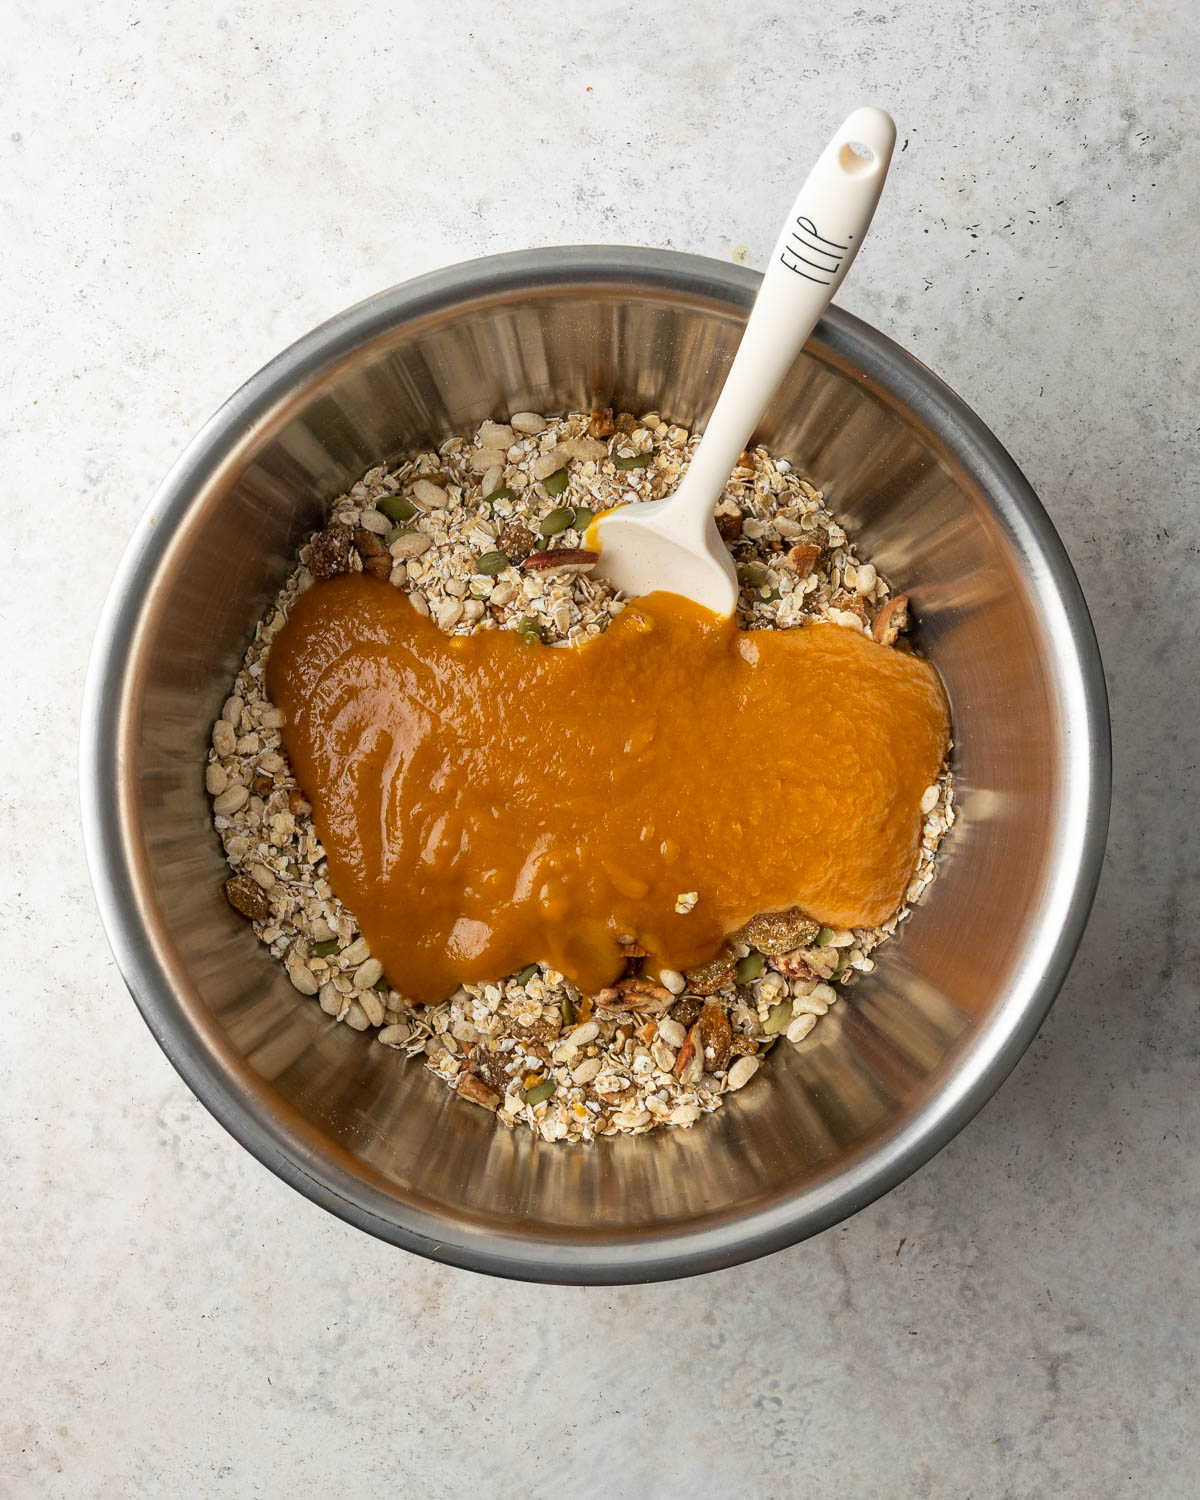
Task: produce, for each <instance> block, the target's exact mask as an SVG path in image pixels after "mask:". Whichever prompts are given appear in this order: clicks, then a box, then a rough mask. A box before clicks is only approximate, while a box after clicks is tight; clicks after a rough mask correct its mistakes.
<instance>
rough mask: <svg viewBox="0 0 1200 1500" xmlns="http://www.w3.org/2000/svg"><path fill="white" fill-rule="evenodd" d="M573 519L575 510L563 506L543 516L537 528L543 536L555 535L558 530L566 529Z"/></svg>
mask: <svg viewBox="0 0 1200 1500" xmlns="http://www.w3.org/2000/svg"><path fill="white" fill-rule="evenodd" d="M574 519H575V512H574V511H573V510H571V508H570V507H569V506H563V507H560V508H559V509H558V510H552V511H551V512H550V514H549V515H548V516H543V517H542V524H541V525H540V526H539V527H538V530H539V531H540V532H541V533H542V535H543V536H557V535H558V533H559V532H560V531H566V530H567V528H568V527H569V526H570V525H571V522H572V521H573V520H574Z"/></svg>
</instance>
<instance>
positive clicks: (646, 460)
mask: <svg viewBox="0 0 1200 1500" xmlns="http://www.w3.org/2000/svg"><path fill="white" fill-rule="evenodd" d="M653 462H654V454H653V453H614V454H613V468H614V469H648V468H649V467H650V465H651V464H652V463H653Z"/></svg>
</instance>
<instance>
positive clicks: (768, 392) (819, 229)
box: [589, 109, 896, 615]
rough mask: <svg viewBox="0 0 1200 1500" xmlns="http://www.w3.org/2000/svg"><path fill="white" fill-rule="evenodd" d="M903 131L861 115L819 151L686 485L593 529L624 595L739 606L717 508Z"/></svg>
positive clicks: (841, 270) (844, 259)
mask: <svg viewBox="0 0 1200 1500" xmlns="http://www.w3.org/2000/svg"><path fill="white" fill-rule="evenodd" d="M895 143H896V126H895V124H894V123H893V121H892V117H891V116H890V115H889V114H886V113H885V112H884V111H883V110H881V109H856V110H855V111H854V113H853V114H852V115H851V116H850V117H849V118H848V119H847V120H846V122H845V124H843V126H842V128H841V129H840V130H839V131H838V133H837V134H836V135H835V136H834V138H833V139H832V140H831V141H830V143H829V145H828V146H826V148H825V150H824V151H823V152H822V153H821V156H820V158H819V160H818V161H817V164H816V166H815V167H814V168H813V169H812V172H811V173H810V174H809V177H808V180H807V182H805V184H804V186H803V187H802V188H801V189H800V196H799V197H798V198H797V199H796V201H795V203H794V204H793V205H792V211H791V213H790V214H789V215H788V217H787V222H786V223H785V224H784V226H783V232H782V234H781V235H780V236H779V242H778V243H777V244H776V246H775V249H774V251H773V252H772V255H771V263H770V265H769V266H768V267H767V272H766V275H765V276H764V277H763V282H762V286H761V287H760V288H759V293H758V297H757V298H756V299H755V303H754V307H753V309H752V311H751V313H750V320H749V322H748V323H747V324H746V331H745V333H744V334H743V335H742V342H741V345H740V347H739V349H738V352H737V356H736V358H735V359H734V361H733V365H732V367H731V369H730V371H729V376H728V379H727V380H726V381H725V386H724V388H723V390H722V391H721V394H720V396H719V397H718V399H717V404H716V407H715V408H714V409H713V414H712V416H711V417H710V418H709V419H708V426H707V427H706V428H705V430H704V437H703V439H702V440H701V442H700V445H699V447H698V448H697V449H696V451H695V453H694V454H693V455H692V460H691V463H690V464H689V465H688V469H687V472H686V474H685V475H684V477H683V482H682V484H680V486H679V488H678V489H677V490H676V491H675V493H674V494H673V495H668V496H667V497H666V498H665V499H663V500H654V501H649V502H647V503H644V504H633V505H626V506H622V507H620V508H619V509H617V510H614V511H609V512H608V513H607V514H606V515H603V516H601V517H599V518H598V520H597V521H596V522H594V523H593V525H594V530H592V531H591V532H590V533H589V544H590V545H595V546H598V547H599V550H600V561H599V563H598V565H597V569H598V571H599V572H601V573H603V574H604V575H605V576H606V577H607V578H609V579H610V580H611V581H612V582H613V583H614V584H616V586H617V587H618V588H619V589H621V590H622V591H623V592H624V593H626V594H631V595H636V594H649V593H652V592H653V591H654V590H655V589H664V590H666V591H668V592H669V593H674V594H683V595H685V596H686V597H687V598H689V599H694V600H695V601H696V602H697V603H698V604H703V605H704V606H705V607H706V608H708V609H711V610H712V611H713V612H714V613H716V614H720V615H730V614H732V613H733V611H734V608H735V607H736V604H737V591H738V584H737V575H736V573H735V572H734V566H733V560H732V558H731V557H730V555H729V552H728V550H727V549H726V546H725V543H724V542H723V541H722V540H721V537H720V535H719V534H718V532H717V527H716V522H715V521H714V519H713V507H714V505H715V504H716V502H717V499H718V497H719V496H720V494H721V491H722V489H723V488H724V486H725V481H726V480H727V479H728V478H729V474H730V471H731V470H732V469H733V466H734V464H735V463H736V462H737V459H738V456H739V455H740V454H741V452H742V450H743V449H744V448H745V446H746V444H747V442H748V441H749V440H750V435H751V433H752V432H753V431H754V429H755V427H756V426H757V425H758V422H759V419H760V418H761V416H762V414H763V412H764V410H765V409H766V406H767V402H768V401H769V400H770V399H771V397H772V396H773V395H774V394H775V390H776V387H777V386H778V385H779V382H780V381H781V380H782V379H783V377H784V375H785V374H786V373H787V371H788V370H789V369H790V367H791V365H792V363H793V361H794V360H795V358H796V356H797V355H798V354H799V352H800V350H801V348H802V347H803V345H804V341H805V339H807V338H808V336H809V334H810V333H811V332H812V330H813V328H814V327H815V326H816V323H817V319H818V318H819V317H820V316H821V314H822V313H823V312H824V311H825V308H826V307H827V306H828V304H829V302H830V300H831V299H832V297H833V294H834V293H835V292H836V291H837V289H838V287H839V286H841V284H842V280H843V278H844V277H845V275H846V272H847V271H848V270H849V269H850V265H851V262H852V261H853V260H854V257H855V255H857V253H858V249H859V246H860V245H861V244H862V242H863V239H864V237H865V236H866V232H867V227H868V225H869V224H870V222H871V216H872V215H873V214H874V212H875V205H876V204H877V203H878V202H879V194H880V192H881V190H882V188H883V180H884V178H885V177H886V176H887V170H888V164H889V163H890V161H891V159H892V147H893V146H894V145H895Z"/></svg>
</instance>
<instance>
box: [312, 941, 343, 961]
mask: <svg viewBox="0 0 1200 1500" xmlns="http://www.w3.org/2000/svg"><path fill="white" fill-rule="evenodd" d="M339 946H340V945H339V943H338V940H337V938H330V939H329V941H328V942H326V943H314V944H313V945H312V947H311V948H310V949H309V950H308V951H309V953H310V954H311V955H312V956H313V958H329V957H331V956H332V955H333V954H334V953H336V952H337V951H338V948H339Z"/></svg>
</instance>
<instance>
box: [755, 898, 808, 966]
mask: <svg viewBox="0 0 1200 1500" xmlns="http://www.w3.org/2000/svg"><path fill="white" fill-rule="evenodd" d="M820 930H821V924H820V923H819V922H814V921H813V920H812V918H811V917H806V916H805V915H804V913H803V912H802V911H801V910H800V908H799V907H798V906H789V907H788V909H787V910H786V911H768V912H762V913H761V914H760V915H759V916H757V917H751V919H750V920H749V921H748V922H747V923H746V925H745V927H743V928H742V930H741V932H739V933H738V936H739V937H740V938H741V939H742V941H743V942H746V943H749V944H750V946H751V947H752V948H757V949H758V951H759V952H760V953H765V954H766V955H767V956H768V957H770V956H771V955H773V954H776V953H790V952H791V950H792V949H793V948H804V947H807V945H808V944H809V943H811V942H814V941H815V939H816V936H817V933H818V932H820Z"/></svg>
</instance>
